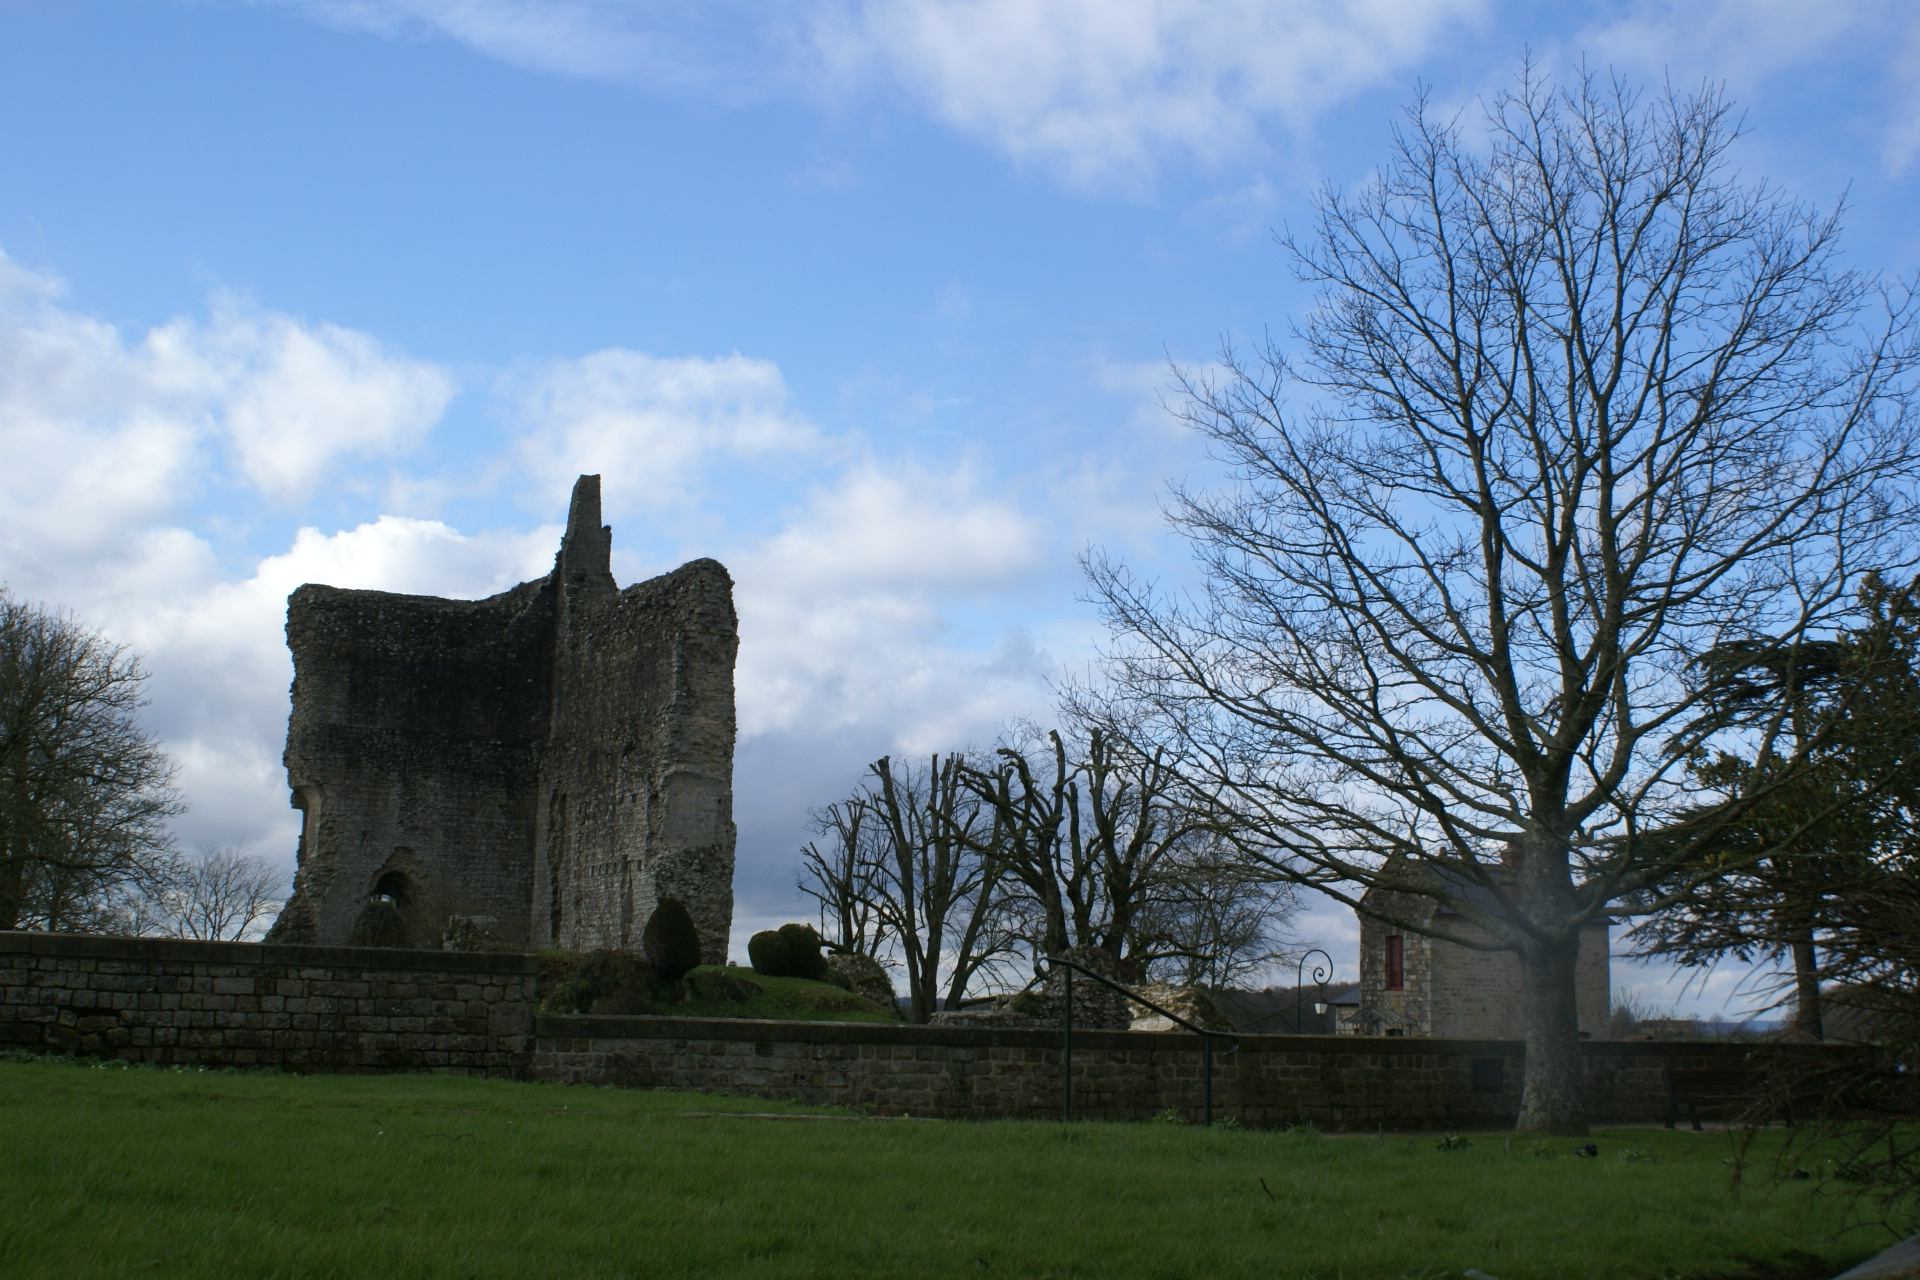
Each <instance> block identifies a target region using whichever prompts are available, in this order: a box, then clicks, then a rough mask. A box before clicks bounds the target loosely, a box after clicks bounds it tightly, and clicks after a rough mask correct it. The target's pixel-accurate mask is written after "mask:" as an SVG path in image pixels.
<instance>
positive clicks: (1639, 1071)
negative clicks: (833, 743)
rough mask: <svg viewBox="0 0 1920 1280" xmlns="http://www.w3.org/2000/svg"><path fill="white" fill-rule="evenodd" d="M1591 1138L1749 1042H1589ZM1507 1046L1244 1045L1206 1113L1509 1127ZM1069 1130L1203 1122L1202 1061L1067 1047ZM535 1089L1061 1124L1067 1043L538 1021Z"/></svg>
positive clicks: (1513, 1059) (1726, 1062) (1132, 1041)
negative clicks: (568, 1087)
mask: <svg viewBox="0 0 1920 1280" xmlns="http://www.w3.org/2000/svg"><path fill="white" fill-rule="evenodd" d="M1585 1049H1586V1052H1587V1081H1588V1090H1589V1100H1588V1101H1589V1115H1590V1118H1591V1119H1592V1121H1593V1122H1594V1123H1595V1124H1624V1123H1644V1122H1647V1121H1656V1122H1657V1121H1661V1120H1664V1119H1665V1116H1666V1109H1667V1092H1666V1085H1665V1081H1664V1079H1663V1077H1662V1074H1661V1073H1662V1069H1663V1068H1665V1067H1666V1066H1668V1065H1669V1064H1672V1065H1674V1066H1683V1067H1698V1066H1707V1065H1720V1066H1733V1065H1736V1064H1737V1063H1738V1062H1739V1061H1740V1060H1741V1059H1742V1058H1743V1057H1744V1056H1745V1054H1746V1052H1747V1049H1746V1047H1745V1046H1742V1045H1731V1044H1686V1045H1662V1044H1653V1043H1649V1042H1637V1043H1636V1042H1627V1043H1592V1044H1588V1045H1586V1046H1585ZM1523 1065H1524V1057H1523V1051H1522V1047H1521V1046H1520V1045H1519V1044H1517V1043H1514V1042H1512V1041H1476V1040H1418V1039H1412V1038H1386V1037H1367V1038H1359V1037H1351V1036H1242V1037H1240V1049H1239V1052H1238V1053H1236V1054H1228V1053H1226V1052H1225V1046H1224V1045H1220V1044H1216V1046H1215V1058H1214V1110H1215V1115H1216V1116H1232V1117H1234V1118H1235V1119H1237V1120H1239V1121H1240V1122H1241V1123H1242V1124H1245V1125H1248V1126H1250V1127H1258V1128H1272V1127H1280V1126H1285V1125H1293V1124H1312V1125H1315V1126H1316V1127H1318V1128H1321V1129H1325V1130H1330V1131H1364V1130H1367V1129H1373V1128H1375V1127H1384V1128H1387V1129H1466V1128H1500V1127H1506V1126H1509V1125H1511V1124H1512V1123H1513V1121H1514V1118H1515V1116H1516V1115H1517V1114H1518V1112H1519V1107H1520V1087H1521V1077H1522V1070H1523ZM1073 1069H1074V1109H1073V1110H1074V1115H1075V1116H1076V1117H1077V1118H1080V1119H1089V1120H1147V1119H1151V1118H1153V1117H1154V1116H1156V1115H1159V1114H1160V1113H1162V1112H1164V1111H1166V1110H1169V1109H1173V1110H1178V1111H1180V1112H1182V1113H1183V1114H1186V1115H1187V1116H1189V1117H1192V1118H1197V1117H1198V1115H1199V1113H1200V1106H1201V1098H1202V1073H1203V1069H1204V1059H1203V1051H1202V1050H1201V1048H1200V1047H1199V1045H1198V1042H1197V1041H1196V1039H1195V1038H1194V1037H1193V1036H1191V1035H1187V1034H1178V1033H1161V1032H1144V1031H1118V1032H1116V1031H1104V1032H1101V1031H1089V1032H1077V1033H1076V1034H1075V1036H1074V1062H1073ZM529 1071H530V1073H531V1074H532V1075H534V1076H535V1077H537V1078H540V1079H544V1080H555V1081H562V1082H567V1083H579V1084H601V1085H613V1086H617V1087H622V1088H653V1089H684V1090H693V1091H704V1092H714V1093H732V1094H749V1095H756V1096H760V1097H766V1098H772V1099H784V1100H791V1101H798V1102H808V1103H815V1104H819V1105H827V1106H844V1107H860V1108H865V1109H867V1110H870V1111H872V1112H875V1113H877V1114H881V1115H916V1116H936V1117H944V1118H948V1119H956V1120H960V1119H1036V1120H1044V1119H1051V1118H1055V1117H1058V1116H1059V1114H1060V1035H1059V1033H1058V1032H1057V1031H1051V1030H1049V1031H1030V1030H1017V1029H1011V1028H969V1027H914V1026H883V1025H874V1024H861V1023H838V1024H836V1023H795V1022H754V1021H746V1020H740V1021H720V1020H710V1019H699V1020H695V1019H685V1020H683V1019H674V1018H606V1017H558V1016H548V1015H542V1016H540V1017H538V1018H536V1019H535V1025H534V1039H533V1051H532V1059H531V1062H530V1065H529Z"/></svg>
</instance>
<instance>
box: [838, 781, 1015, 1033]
mask: <svg viewBox="0 0 1920 1280" xmlns="http://www.w3.org/2000/svg"><path fill="white" fill-rule="evenodd" d="M966 769H967V766H966V760H965V757H964V755H962V754H954V755H949V756H946V757H944V758H943V757H941V756H939V755H934V756H933V757H931V759H930V760H929V761H928V764H927V765H926V767H925V768H916V767H914V766H913V765H911V764H900V765H896V764H895V763H894V761H893V759H892V757H890V756H883V757H881V758H880V759H879V760H877V761H875V762H874V763H873V765H872V766H871V767H870V769H869V775H870V776H869V779H868V780H867V781H866V782H864V783H862V785H861V786H860V787H859V789H858V790H856V791H855V793H854V794H853V795H852V796H850V797H849V798H847V799H845V800H842V801H839V802H837V803H835V804H831V805H828V806H827V807H826V808H824V809H820V810H816V811H815V812H814V815H813V816H814V823H815V830H816V832H817V833H818V834H819V836H820V837H822V838H823V839H824V840H825V841H826V845H825V847H824V848H822V847H821V842H820V841H819V840H815V841H810V842H809V843H808V844H807V845H805V846H804V847H803V848H802V849H801V857H802V864H801V876H800V889H801V891H802V892H803V893H806V894H808V895H809V896H810V897H812V898H814V899H815V900H816V901H818V902H819V903H820V910H821V920H822V923H823V924H826V925H827V926H828V927H829V928H837V929H838V931H839V937H838V938H837V939H835V941H836V942H837V943H838V944H839V945H841V946H844V947H847V948H849V949H852V950H856V951H860V952H862V953H863V954H867V955H876V956H882V955H884V956H887V957H897V959H898V961H899V963H900V964H901V966H902V967H903V968H905V970H906V979H907V994H908V1001H909V1014H908V1016H909V1017H910V1018H911V1019H912V1020H913V1021H915V1022H925V1021H927V1019H928V1018H930V1017H931V1016H932V1015H933V1013H934V1011H935V1010H937V1009H939V1008H940V1007H941V1003H942V999H943V992H944V1000H945V1002H946V1005H947V1007H949V1008H951V1007H953V1006H956V1005H958V1004H959V1003H960V1001H961V1000H963V999H964V998H965V997H966V994H967V990H968V988H969V986H970V984H973V983H975V982H976V981H977V980H979V979H980V978H982V977H983V976H986V975H990V974H991V973H993V972H994V971H995V969H996V967H997V966H998V965H999V964H1000V963H1001V962H1002V960H1003V959H1004V958H1005V957H1006V955H1007V954H1008V951H1009V949H1010V948H1011V947H1012V945H1013V944H1014V943H1015V942H1016V941H1017V937H1016V935H1015V934H1014V933H1013V932H1010V930H1009V925H1010V924H1011V923H1012V921H1013V920H1014V918H1015V911H1014V907H1015V904H1014V903H1012V902H1011V901H1010V900H1009V898H1008V896H1007V894H1006V893H1005V881H1006V863H1005V860H1004V859H1003V858H1002V857H1001V851H1000V844H999V841H998V837H997V835H996V833H995V829H994V825H993V818H992V814H991V811H990V810H988V809H987V808H986V807H985V806H983V805H982V804H981V803H980V801H979V800H978V798H977V797H975V796H974V795H973V794H972V792H971V791H969V790H968V789H967V788H966V787H965V786H964V785H962V779H963V777H965V776H966Z"/></svg>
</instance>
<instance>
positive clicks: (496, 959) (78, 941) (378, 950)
mask: <svg viewBox="0 0 1920 1280" xmlns="http://www.w3.org/2000/svg"><path fill="white" fill-rule="evenodd" d="M0 954H5V955H36V956H84V957H87V958H90V959H98V960H132V961H139V962H144V963H152V964H242V965H261V966H271V965H294V966H299V967H304V968H314V969H319V968H342V969H403V970H410V971H412V972H416V973H418V972H420V971H422V970H439V971H444V972H459V973H520V974H527V973H538V972H539V970H540V962H539V960H538V959H537V958H536V957H534V956H530V955H518V954H513V953H508V952H498V951H425V950H413V949H410V948H402V947H316V946H307V945H303V944H289V943H271V942H202V941H199V940H197V939H192V938H114V937H107V936H104V935H100V934H88V933H32V932H18V933H15V932H0Z"/></svg>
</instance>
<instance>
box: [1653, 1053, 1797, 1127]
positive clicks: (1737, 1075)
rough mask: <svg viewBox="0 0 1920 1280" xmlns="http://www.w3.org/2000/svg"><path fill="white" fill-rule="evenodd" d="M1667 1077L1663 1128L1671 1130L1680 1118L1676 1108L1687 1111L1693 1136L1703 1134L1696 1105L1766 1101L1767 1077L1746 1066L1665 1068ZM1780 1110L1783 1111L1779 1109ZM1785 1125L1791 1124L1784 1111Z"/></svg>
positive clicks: (1698, 1108) (1791, 1115)
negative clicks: (1665, 1118)
mask: <svg viewBox="0 0 1920 1280" xmlns="http://www.w3.org/2000/svg"><path fill="white" fill-rule="evenodd" d="M1666 1077H1667V1128H1669V1129H1671V1128H1673V1127H1674V1122H1675V1121H1676V1120H1678V1119H1679V1118H1680V1108H1682V1107H1685V1108H1686V1109H1687V1119H1689V1120H1691V1121H1692V1122H1693V1131H1694V1132H1695V1133H1701V1132H1704V1130H1702V1128H1701V1126H1700V1104H1701V1103H1703V1102H1707V1103H1715V1102H1742V1103H1747V1104H1748V1105H1751V1104H1753V1103H1756V1102H1764V1101H1766V1100H1767V1091H1766V1085H1767V1075H1766V1072H1764V1071H1753V1070H1750V1069H1748V1068H1746V1067H1692V1068H1687V1067H1682V1068H1674V1067H1668V1068H1666ZM1782 1109H1783V1110H1786V1108H1785V1107H1784V1106H1783V1107H1782ZM1785 1119H1786V1122H1787V1123H1788V1124H1792V1123H1793V1114H1792V1112H1791V1111H1790V1110H1787V1111H1786V1115H1785Z"/></svg>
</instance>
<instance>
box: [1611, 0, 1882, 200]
mask: <svg viewBox="0 0 1920 1280" xmlns="http://www.w3.org/2000/svg"><path fill="white" fill-rule="evenodd" d="M1575 46H1576V47H1577V48H1578V49H1580V50H1582V51H1584V52H1585V54H1586V55H1587V56H1588V58H1589V59H1590V61H1592V62H1593V63H1594V64H1596V65H1600V66H1617V67H1621V68H1632V69H1634V70H1636V71H1639V72H1641V73H1642V74H1645V75H1649V76H1663V75H1664V76H1670V77H1671V78H1672V79H1673V80H1674V82H1675V83H1676V84H1678V85H1680V86H1682V87H1686V86H1688V85H1689V84H1691V83H1697V82H1698V81H1700V80H1710V81H1721V80H1724V81H1727V82H1728V83H1729V84H1730V85H1731V87H1732V89H1733V91H1734V93H1735V94H1736V95H1737V96H1744V95H1748V94H1752V93H1754V92H1756V91H1757V90H1758V89H1759V87H1760V86H1761V85H1762V84H1763V83H1764V82H1765V81H1766V80H1767V79H1768V78H1770V77H1773V76H1777V75H1780V74H1781V73H1783V72H1786V71H1789V70H1792V69H1794V68H1798V67H1804V66H1806V65H1808V64H1810V63H1815V62H1819V61H1821V60H1824V59H1830V58H1836V57H1839V58H1847V59H1850V60H1852V61H1853V62H1854V63H1855V64H1856V65H1859V66H1864V67H1870V68H1878V69H1879V70H1880V71H1881V72H1882V73H1883V74H1884V75H1885V77H1886V80H1887V83H1888V84H1889V86H1890V87H1891V96H1890V100H1889V101H1888V102H1887V104H1886V105H1887V108H1888V115H1886V116H1885V117H1883V118H1882V121H1881V127H1882V129H1883V132H1884V146H1883V154H1884V157H1885V159H1886V162H1887V165H1888V167H1889V168H1890V169H1891V170H1893V171H1894V172H1899V171H1901V170H1903V169H1904V168H1905V167H1906V166H1907V165H1908V164H1909V163H1911V162H1912V160H1913V157H1914V155H1915V154H1916V153H1920V18H1916V17H1915V16H1914V12H1913V6H1912V5H1911V4H1910V3H1907V2H1906V0H1711V2H1710V3H1699V2H1698V0H1643V2H1642V3H1640V4H1638V5H1637V6H1635V7H1634V8H1632V9H1631V10H1630V11H1628V12H1627V13H1625V14H1624V15H1623V16H1621V17H1618V18H1615V19H1614V20H1612V21H1610V22H1605V23H1599V24H1596V25H1593V26H1589V27H1587V28H1585V29H1584V30H1582V31H1580V32H1579V33H1578V34H1577V36H1576V37H1575Z"/></svg>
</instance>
